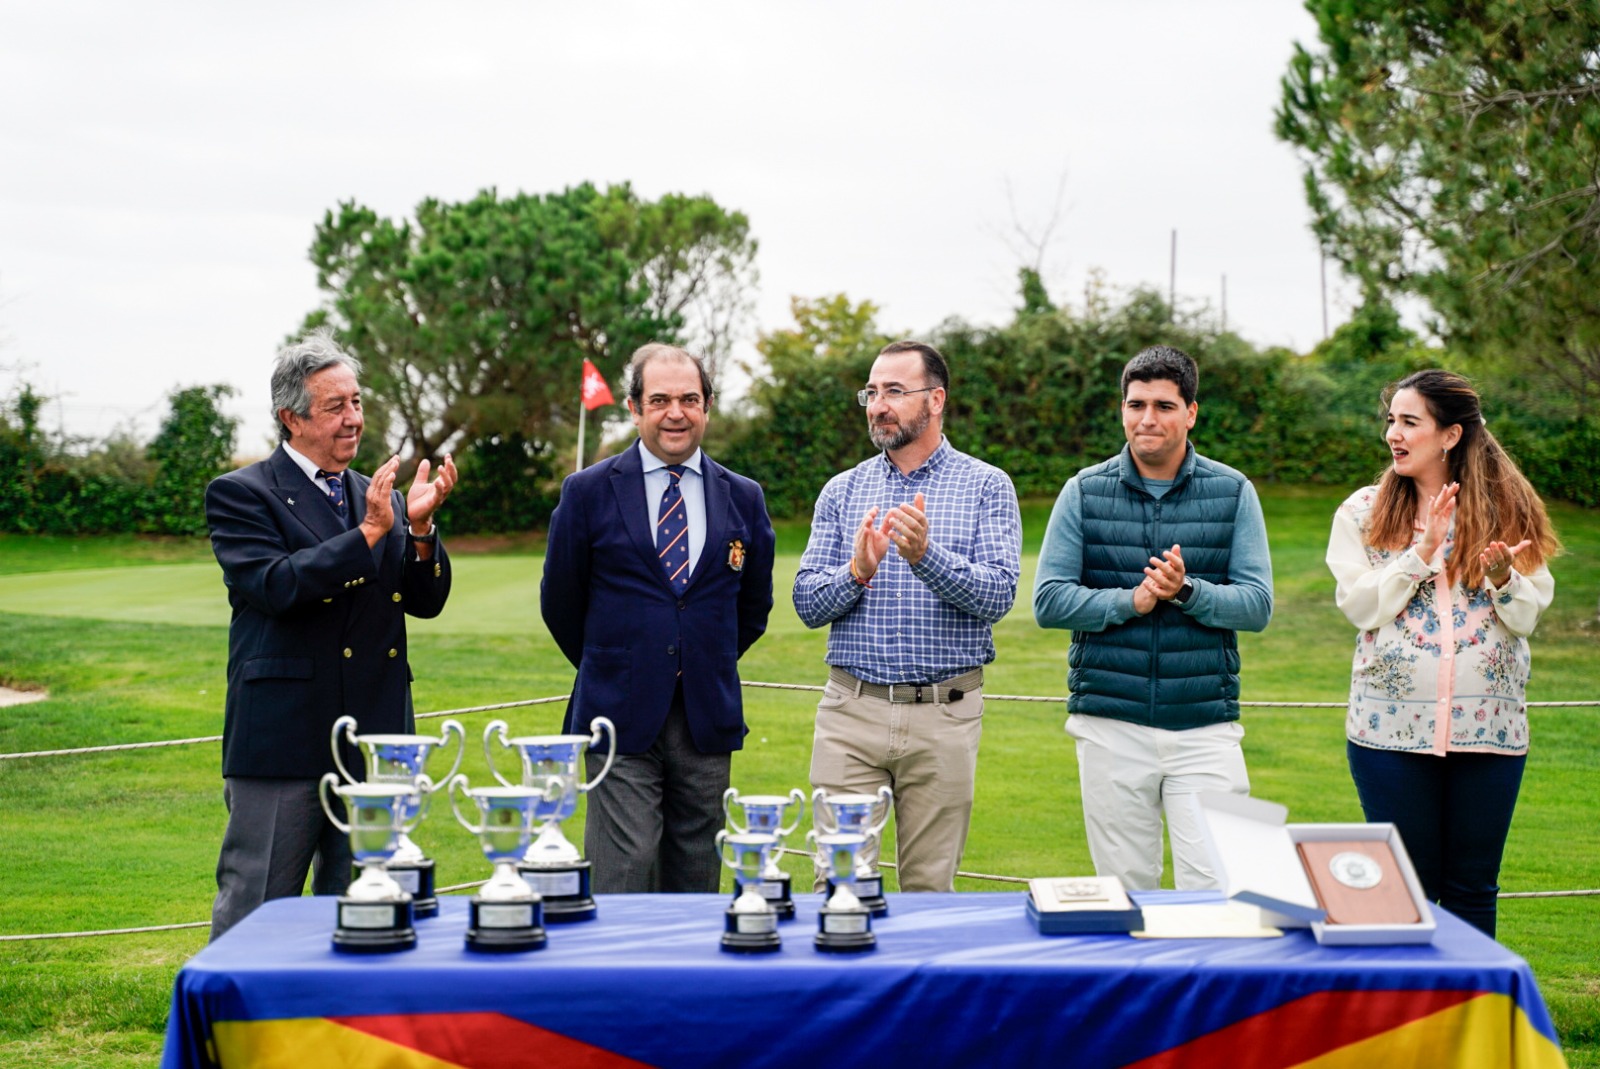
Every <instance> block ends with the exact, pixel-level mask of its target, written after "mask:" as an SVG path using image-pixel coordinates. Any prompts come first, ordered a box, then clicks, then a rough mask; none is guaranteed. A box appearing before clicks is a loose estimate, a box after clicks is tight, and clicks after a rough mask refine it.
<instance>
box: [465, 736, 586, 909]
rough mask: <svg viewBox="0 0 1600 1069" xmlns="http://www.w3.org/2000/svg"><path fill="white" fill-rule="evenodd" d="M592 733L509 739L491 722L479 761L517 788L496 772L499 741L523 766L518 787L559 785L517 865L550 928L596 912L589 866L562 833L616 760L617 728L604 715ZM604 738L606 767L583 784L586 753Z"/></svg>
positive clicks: (543, 806) (545, 803) (544, 803)
mask: <svg viewBox="0 0 1600 1069" xmlns="http://www.w3.org/2000/svg"><path fill="white" fill-rule="evenodd" d="M591 732H592V733H591V734H589V735H522V736H518V737H517V738H511V737H510V729H509V728H508V727H507V725H506V722H505V721H504V720H496V721H493V722H492V723H490V724H489V726H488V727H486V728H484V730H483V756H484V757H485V758H486V759H487V760H488V762H489V771H491V772H493V773H494V778H495V779H497V780H499V781H500V782H501V783H503V784H505V785H506V786H508V787H511V786H517V785H518V784H514V783H513V782H512V781H511V780H509V779H507V778H506V777H504V776H502V775H501V774H500V770H499V769H497V768H496V767H495V763H494V759H495V753H494V750H493V748H492V747H491V746H490V742H491V741H492V740H498V741H499V743H500V746H501V748H503V749H509V750H516V751H517V756H518V758H519V759H520V761H521V763H522V775H521V779H520V785H521V786H527V787H539V788H541V789H542V788H543V785H544V784H546V783H548V782H549V781H550V780H552V779H553V780H558V781H559V782H560V783H561V790H560V791H559V792H558V793H556V794H555V795H553V796H551V797H549V798H547V799H545V800H543V801H541V803H540V805H539V819H540V820H541V821H542V822H543V827H541V828H540V829H539V837H538V838H537V839H535V840H534V842H533V845H532V846H530V847H528V852H527V855H526V856H525V857H524V858H523V859H522V864H521V865H520V866H518V867H519V869H520V870H521V872H522V875H523V876H524V878H526V879H527V881H528V883H529V884H530V885H531V886H532V887H533V889H534V890H536V891H538V892H539V894H540V895H541V896H543V898H544V919H545V920H546V921H548V922H549V923H551V924H561V923H565V922H568V921H587V920H593V919H594V918H595V915H596V913H597V912H598V910H597V907H596V906H595V901H594V896H593V895H592V894H590V892H589V885H590V875H591V874H590V865H589V862H588V861H586V860H584V858H583V855H582V854H580V853H579V852H578V848H577V847H575V846H573V845H572V843H571V842H569V841H568V840H567V837H566V836H565V835H563V834H562V833H561V822H562V821H564V820H566V819H567V818H568V817H570V816H572V814H573V813H575V812H577V810H578V795H579V794H582V793H585V792H587V791H589V790H590V789H592V788H593V787H594V785H595V784H597V783H599V782H600V781H601V780H603V779H605V778H606V773H607V772H609V771H611V763H612V762H613V761H615V760H616V757H617V729H616V728H615V727H613V726H612V724H611V721H609V720H607V719H606V718H605V717H603V716H597V717H595V718H594V720H593V721H592V723H591ZM602 735H606V736H609V737H610V741H611V745H610V748H609V749H608V750H607V751H606V761H605V764H604V765H603V766H602V767H601V769H600V772H599V774H598V775H596V776H595V778H594V779H592V780H589V781H588V782H584V779H583V771H582V769H583V764H584V759H583V758H584V751H585V750H586V749H587V748H588V747H590V746H599V745H600V739H601V736H602Z"/></svg>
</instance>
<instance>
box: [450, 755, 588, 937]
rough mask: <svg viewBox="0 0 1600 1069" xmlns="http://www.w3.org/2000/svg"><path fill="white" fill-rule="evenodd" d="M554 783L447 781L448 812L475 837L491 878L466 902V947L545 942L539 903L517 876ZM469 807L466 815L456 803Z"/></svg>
mask: <svg viewBox="0 0 1600 1069" xmlns="http://www.w3.org/2000/svg"><path fill="white" fill-rule="evenodd" d="M560 787H561V785H560V784H559V783H556V782H554V781H551V782H550V783H548V784H547V785H546V787H545V789H544V790H540V789H539V788H537V787H475V788H474V787H469V786H468V785H467V777H465V776H456V777H455V778H454V779H452V780H451V781H450V808H451V809H452V810H454V812H455V815H456V820H457V821H458V822H460V824H461V826H462V827H463V828H466V829H467V830H468V831H470V832H471V833H472V834H474V835H476V836H477V837H478V842H479V843H480V844H481V845H482V847H483V853H484V856H485V857H487V858H488V859H489V860H490V861H491V862H492V863H493V864H494V875H493V876H492V877H490V879H489V882H487V883H485V884H484V885H483V887H482V888H481V889H480V890H479V892H478V893H477V894H476V895H473V896H472V898H471V899H470V900H469V902H468V906H467V908H468V911H469V916H468V921H467V947H468V949H470V950H479V951H485V952H489V953H503V952H506V951H516V950H538V949H540V948H541V947H543V946H544V945H545V943H546V936H545V931H544V923H543V921H544V902H543V900H542V899H541V898H540V897H539V893H538V892H537V891H535V890H534V889H533V888H532V887H530V886H528V881H527V880H524V879H523V878H522V876H521V874H520V873H518V872H517V862H519V861H521V860H522V855H523V853H524V852H525V851H526V850H527V849H528V844H529V843H530V842H532V841H533V834H534V825H535V824H537V823H538V820H539V807H540V806H541V805H544V804H545V802H546V799H547V798H548V797H549V796H550V795H552V794H554V793H556V792H557V791H559V790H560ZM463 799H464V800H466V801H467V802H469V803H470V805H471V810H472V814H473V816H472V817H469V816H468V815H467V814H466V813H464V812H462V806H461V802H462V800H463Z"/></svg>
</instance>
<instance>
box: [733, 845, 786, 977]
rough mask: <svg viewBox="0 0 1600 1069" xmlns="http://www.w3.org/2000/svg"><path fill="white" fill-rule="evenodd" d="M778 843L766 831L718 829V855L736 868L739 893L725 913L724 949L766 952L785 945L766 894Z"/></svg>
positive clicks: (751, 952)
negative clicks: (771, 859)
mask: <svg viewBox="0 0 1600 1069" xmlns="http://www.w3.org/2000/svg"><path fill="white" fill-rule="evenodd" d="M777 845H778V840H777V838H776V837H775V836H772V835H770V834H767V833H765V832H735V833H734V834H732V835H729V834H728V833H727V832H726V831H719V832H717V855H718V856H719V857H721V858H722V863H723V865H725V866H727V867H728V868H729V869H731V870H733V882H734V885H735V886H736V887H737V888H738V894H737V895H736V897H735V898H734V900H733V904H732V905H731V906H729V907H728V908H727V910H726V911H725V912H724V915H723V932H722V949H723V950H726V951H730V952H732V953H735V954H764V953H768V952H770V951H774V950H778V949H780V947H781V946H782V943H781V941H780V940H779V939H778V915H777V913H775V912H774V911H773V909H772V906H771V903H769V902H768V901H767V899H766V898H765V897H763V896H762V894H761V891H760V887H761V884H762V882H763V880H764V879H765V875H766V868H767V863H768V859H769V857H770V855H771V853H772V849H773V847H775V846H777Z"/></svg>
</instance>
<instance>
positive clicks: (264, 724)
mask: <svg viewBox="0 0 1600 1069" xmlns="http://www.w3.org/2000/svg"><path fill="white" fill-rule="evenodd" d="M360 372H361V364H360V362H359V361H357V360H356V359H355V358H354V357H352V356H350V355H349V354H348V353H346V352H344V350H342V349H341V348H340V347H339V346H338V344H337V343H336V342H335V341H334V340H333V338H332V336H331V334H330V333H329V332H328V331H326V330H319V331H314V332H312V333H310V334H308V335H307V336H306V337H305V338H303V339H302V340H301V341H299V342H296V343H295V344H293V345H290V346H288V347H287V348H285V349H283V350H282V351H281V352H280V353H279V354H278V358H277V362H276V364H275V366H274V368H273V373H272V409H273V418H274V419H275V420H276V421H277V424H278V437H279V439H280V442H279V445H278V448H277V449H276V450H275V451H274V452H273V454H272V455H271V456H269V457H268V458H267V459H265V460H263V461H260V462H259V463H256V464H251V465H249V466H248V467H245V468H241V469H239V470H238V471H233V472H229V473H228V474H226V475H223V476H221V477H220V478H218V479H216V480H214V481H213V482H212V483H211V485H210V486H208V487H207V488H206V522H207V523H208V524H209V526H210V529H211V548H212V550H213V551H214V552H215V553H216V557H217V563H219V564H220V565H222V578H223V582H224V584H225V585H226V586H227V588H228V603H229V605H230V606H232V609H233V618H232V622H231V623H230V625H229V628H228V696H227V706H226V714H225V719H224V722H223V729H222V776H223V801H224V803H225V804H226V805H227V808H228V827H227V831H226V832H225V833H224V834H223V840H222V849H221V853H220V856H219V857H218V860H217V899H216V903H215V905H214V906H213V907H212V913H211V938H213V939H215V938H217V937H218V936H220V935H221V934H222V933H223V932H225V931H227V930H228V929H229V928H231V927H232V926H233V925H234V924H236V923H237V922H238V921H240V920H241V919H243V917H244V916H245V915H246V914H247V913H249V912H250V911H251V910H253V909H254V908H255V907H256V906H258V905H260V904H261V903H262V902H264V901H266V900H267V899H269V898H283V897H286V896H291V895H299V894H300V893H301V892H302V891H303V889H304V887H305V881H306V873H307V871H308V870H310V869H313V868H314V874H313V879H312V891H313V893H315V894H337V893H339V892H340V891H342V890H343V889H344V886H345V884H346V883H347V882H348V880H349V876H350V850H349V843H348V840H347V839H346V838H345V836H344V835H343V834H341V833H340V832H339V831H338V829H337V828H335V827H334V826H333V825H332V823H331V822H330V821H329V820H328V819H327V817H326V815H325V814H324V813H323V810H322V805H321V803H320V801H319V799H318V797H317V781H318V780H319V779H320V778H321V777H322V775H323V773H325V772H329V771H331V770H332V769H333V767H334V766H333V754H332V748H331V746H330V739H331V736H332V730H333V723H334V721H335V720H337V719H338V718H339V717H341V716H346V715H348V716H352V717H354V718H355V720H356V723H357V724H358V725H359V727H360V730H361V732H362V733H363V734H373V733H395V732H408V731H410V730H411V726H412V710H411V685H410V681H411V670H410V663H409V660H408V657H407V651H406V625H405V617H406V615H407V614H410V615H412V616H417V617H422V618H430V617H434V616H437V615H438V614H439V613H440V611H441V610H443V608H444V603H445V599H446V597H448V596H449V593H450V561H449V558H448V557H446V555H445V552H444V547H443V546H442V545H441V544H440V543H439V535H438V532H437V531H436V530H435V529H434V526H433V515H434V512H435V511H436V510H437V509H438V508H439V506H440V505H441V504H443V502H444V500H445V498H446V497H448V496H449V494H450V490H451V489H452V488H453V487H454V486H455V483H456V468H455V464H454V463H453V462H452V460H451V458H450V457H448V456H446V457H445V460H444V463H443V464H442V465H441V466H440V468H439V471H438V474H437V477H436V478H434V479H432V480H431V481H430V479H429V478H428V474H429V465H428V461H426V460H423V461H422V462H421V464H420V465H419V466H418V468H417V476H416V481H415V482H414V483H413V484H412V486H411V489H410V491H409V493H407V494H405V495H402V494H401V493H400V492H399V491H398V490H396V489H395V485H394V484H395V472H396V470H397V469H398V468H399V464H400V460H399V458H398V457H392V458H390V459H389V460H388V461H387V462H386V463H385V464H384V465H383V466H382V467H380V468H379V469H378V470H377V472H376V473H375V474H374V475H373V476H372V478H371V479H368V478H367V477H366V476H363V475H360V474H358V473H356V472H354V471H350V470H349V467H350V463H351V461H352V460H354V459H355V455H356V449H357V447H358V446H359V445H360V443H361V430H362V422H363V421H362V411H361V387H360V385H359V383H358V381H357V376H358V375H359V374H360Z"/></svg>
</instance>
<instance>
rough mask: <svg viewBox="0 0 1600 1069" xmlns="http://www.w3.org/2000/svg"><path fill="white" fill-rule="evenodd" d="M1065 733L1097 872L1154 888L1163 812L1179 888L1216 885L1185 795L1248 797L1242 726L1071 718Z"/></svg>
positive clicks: (1136, 886) (1131, 885)
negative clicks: (1072, 746) (1171, 727)
mask: <svg viewBox="0 0 1600 1069" xmlns="http://www.w3.org/2000/svg"><path fill="white" fill-rule="evenodd" d="M1067 734H1069V735H1071V736H1072V737H1073V738H1074V739H1076V740H1077V744H1078V777H1079V779H1080V781H1081V783H1082V787H1083V823H1084V828H1085V830H1086V831H1087V833H1088V838H1089V856H1090V857H1092V858H1093V859H1094V869H1095V872H1096V873H1097V874H1098V875H1101V876H1115V877H1117V878H1118V879H1120V880H1121V881H1122V883H1123V886H1124V887H1127V888H1128V889H1129V890H1139V891H1148V890H1155V889H1156V888H1158V887H1160V886H1161V816H1162V813H1163V811H1164V812H1165V813H1166V818H1167V832H1168V835H1169V836H1170V838H1171V840H1172V868H1173V876H1174V879H1175V881H1176V884H1177V887H1178V889H1179V890H1180V891H1198V890H1208V889H1212V888H1215V887H1217V886H1218V881H1217V875H1216V872H1215V871H1213V869H1212V866H1211V860H1210V858H1209V856H1208V855H1207V853H1206V847H1205V840H1204V837H1203V835H1202V833H1201V829H1200V818H1199V814H1198V811H1197V810H1196V808H1195V807H1194V805H1193V803H1192V802H1191V801H1190V800H1189V799H1188V798H1186V797H1185V796H1186V795H1191V794H1195V793H1198V792H1200V791H1225V792H1228V793H1231V794H1249V793H1250V777H1249V775H1248V774H1247V773H1246V772H1245V768H1244V751H1243V750H1241V749H1240V748H1239V740H1240V739H1242V738H1244V726H1243V725H1242V724H1240V723H1239V722H1238V721H1237V720H1232V721H1228V722H1226V723H1222V724H1208V725H1206V726H1205V727H1199V728H1189V729H1187V730H1184V731H1163V730H1162V729H1160V728H1152V727H1145V726H1143V725H1141V724H1129V723H1127V722H1125V721H1122V720H1113V719H1111V718H1109V717H1104V716H1084V715H1081V714H1074V715H1072V716H1069V717H1067Z"/></svg>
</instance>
